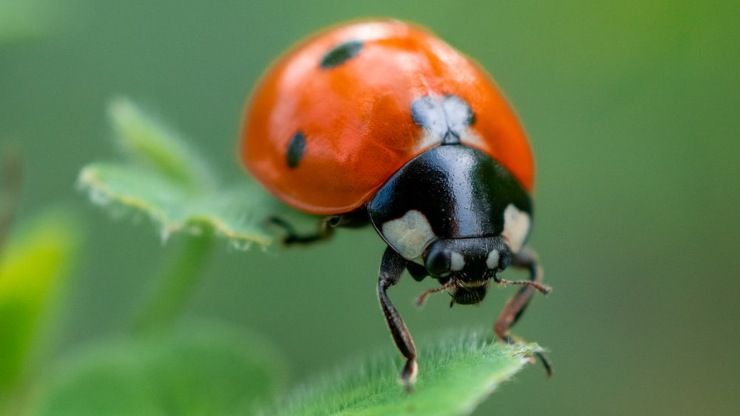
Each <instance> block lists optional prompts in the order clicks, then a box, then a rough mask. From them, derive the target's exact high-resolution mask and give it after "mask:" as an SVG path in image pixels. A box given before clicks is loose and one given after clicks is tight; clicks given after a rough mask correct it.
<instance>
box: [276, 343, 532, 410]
mask: <svg viewBox="0 0 740 416" xmlns="http://www.w3.org/2000/svg"><path fill="white" fill-rule="evenodd" d="M420 346H421V347H422V348H421V355H420V356H419V366H420V373H419V377H418V379H417V382H416V385H415V386H414V390H413V392H412V393H406V392H405V390H404V389H403V388H402V387H401V385H400V384H399V382H398V371H399V369H400V365H399V363H398V360H397V359H395V360H394V359H392V358H389V357H387V356H386V357H384V358H375V359H368V360H365V361H364V362H361V363H353V365H352V367H351V368H350V369H348V370H347V371H344V372H340V373H338V374H337V375H334V376H330V377H325V378H323V379H321V380H318V381H316V382H313V383H310V384H307V385H306V386H304V387H302V388H301V389H299V390H297V391H296V392H294V393H293V394H292V395H291V396H289V397H287V398H283V399H281V400H280V401H279V402H278V403H279V404H278V405H276V406H274V407H273V408H270V409H265V410H263V413H262V414H263V415H286V416H287V415H290V416H298V415H301V416H308V415H317V416H318V415H322V416H324V415H326V416H339V415H352V416H385V415H424V416H447V415H467V414H470V413H471V412H472V411H473V410H474V409H475V408H476V406H477V405H478V404H479V403H480V402H481V401H483V400H484V399H485V398H486V397H487V396H488V395H489V394H491V392H493V391H494V390H495V389H496V388H497V387H498V386H499V384H501V383H502V382H504V381H506V380H508V379H510V378H511V377H512V376H513V375H514V374H516V373H517V372H519V371H520V370H521V369H522V368H523V367H524V366H525V365H526V364H527V363H530V362H531V361H532V356H533V354H534V353H535V352H537V351H540V348H539V347H538V346H537V345H535V344H529V345H514V346H510V345H504V344H501V343H491V342H490V341H488V340H487V339H486V337H485V336H483V335H482V333H476V332H467V333H459V332H458V333H452V334H450V335H448V336H447V337H446V340H441V341H438V342H437V343H436V344H434V345H428V346H427V347H426V348H424V344H420Z"/></svg>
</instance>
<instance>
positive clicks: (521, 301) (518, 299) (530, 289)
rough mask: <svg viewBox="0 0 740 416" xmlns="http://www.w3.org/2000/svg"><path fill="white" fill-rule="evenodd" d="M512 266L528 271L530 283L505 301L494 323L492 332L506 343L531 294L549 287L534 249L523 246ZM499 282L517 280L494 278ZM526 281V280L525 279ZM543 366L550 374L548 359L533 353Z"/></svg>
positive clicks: (550, 367)
mask: <svg viewBox="0 0 740 416" xmlns="http://www.w3.org/2000/svg"><path fill="white" fill-rule="evenodd" d="M512 266H514V267H517V268H522V269H526V270H527V271H529V280H530V281H531V282H532V284H527V285H525V286H523V287H522V288H521V289H519V291H518V292H517V293H516V294H515V295H514V296H512V297H511V299H509V301H508V302H506V305H505V306H504V309H503V310H502V311H501V313H500V314H499V316H498V318H497V319H496V323H495V325H494V332H495V333H496V336H497V337H498V338H499V339H501V340H502V341H504V342H506V343H514V342H516V341H515V339H514V338H513V337H512V336H511V334H510V333H509V329H511V327H512V326H514V324H516V323H517V321H518V320H519V319H520V318H521V317H522V314H524V311H525V310H526V309H527V306H529V302H530V301H531V300H532V296H533V295H534V294H535V292H536V291H538V290H539V291H540V292H543V293H545V294H546V293H548V292H549V291H550V288H549V287H547V286H544V285H542V280H543V278H544V271H543V270H542V266H541V265H540V263H539V261H538V260H537V254H536V253H535V252H534V250H532V249H530V248H528V247H525V248H524V249H523V250H521V251H520V252H519V253H517V254H515V255H514V256H513V258H512ZM496 280H497V281H498V282H499V283H519V282H507V281H505V280H503V279H496ZM525 282H526V281H525ZM535 355H537V357H538V358H539V359H540V361H541V362H542V365H543V366H544V367H545V371H546V372H547V375H548V376H549V375H551V374H552V366H551V365H550V360H549V359H548V358H547V357H546V356H545V355H544V354H543V353H541V352H538V353H535Z"/></svg>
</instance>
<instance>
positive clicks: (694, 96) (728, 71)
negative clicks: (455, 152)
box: [0, 0, 740, 415]
mask: <svg viewBox="0 0 740 416" xmlns="http://www.w3.org/2000/svg"><path fill="white" fill-rule="evenodd" d="M16 3H23V4H25V5H26V6H30V7H29V8H27V9H26V10H25V11H24V12H23V13H21V15H22V16H21V17H18V19H29V21H32V22H34V25H36V26H34V27H33V28H32V30H28V31H26V32H22V31H21V32H18V33H16V34H17V35H18V36H15V37H14V38H13V40H12V41H11V40H7V39H6V40H5V41H0V141H2V142H7V141H9V140H11V139H13V140H14V141H16V142H19V143H21V144H22V147H23V153H24V176H25V177H24V193H23V199H22V205H21V212H20V215H19V217H20V218H19V219H23V218H25V217H27V216H30V215H31V214H32V213H33V212H34V211H38V210H40V209H41V208H43V207H45V206H47V205H51V204H53V203H55V202H57V201H66V202H70V203H72V204H74V206H75V207H76V208H77V210H78V212H79V213H80V214H81V216H83V217H84V219H85V220H86V224H87V228H88V234H89V240H88V243H89V244H88V245H87V246H86V248H85V251H84V253H83V255H84V258H83V262H82V264H81V265H80V266H79V267H78V270H79V272H78V274H77V276H75V278H74V279H73V281H72V286H71V287H70V288H69V290H68V293H69V295H68V299H67V300H66V302H65V307H64V308H63V317H62V319H61V324H60V325H62V327H61V328H59V329H58V330H57V332H58V333H59V334H61V337H62V340H61V342H60V343H59V345H57V346H56V348H57V350H58V352H59V353H64V352H69V351H71V350H74V349H75V348H78V346H79V345H82V344H83V343H84V342H86V341H90V340H94V339H96V338H99V337H101V336H103V335H107V334H112V333H116V332H118V331H120V330H121V329H122V326H123V325H124V324H125V322H126V320H127V319H128V318H129V316H130V314H131V309H132V308H133V307H134V305H136V304H137V301H138V300H140V298H141V297H142V296H143V295H144V294H145V293H146V292H145V291H146V290H147V277H148V276H150V274H151V270H153V269H154V268H155V266H156V265H157V264H158V261H159V260H160V258H161V257H162V255H163V253H164V249H163V247H162V245H161V244H160V242H159V239H158V236H157V233H156V231H155V230H154V228H153V227H152V226H151V225H150V224H149V223H148V220H145V219H141V220H140V221H136V220H133V221H132V220H131V219H125V220H121V221H111V219H110V217H109V216H108V215H105V214H104V213H102V212H101V211H100V210H98V209H96V208H93V207H91V206H89V204H88V203H87V201H85V198H83V197H82V195H80V194H79V193H76V192H75V190H74V182H75V178H76V174H77V172H78V171H79V169H80V167H82V166H83V165H84V164H85V163H87V162H89V161H92V160H98V159H106V158H108V159H110V158H113V157H114V154H115V153H114V149H112V146H111V144H110V141H109V137H110V130H109V127H108V126H107V124H106V119H105V116H104V109H105V105H106V103H107V102H108V100H109V99H110V98H111V97H112V96H115V95H119V94H125V95H127V96H130V97H132V98H134V99H137V100H139V101H140V102H144V103H145V104H146V106H147V107H148V108H149V109H150V110H151V109H153V110H154V112H155V113H157V114H160V115H161V116H162V118H163V119H165V120H168V121H169V122H170V124H172V125H174V126H176V127H177V128H178V129H179V130H180V131H182V132H184V133H185V134H186V135H187V136H189V137H190V138H191V140H192V141H193V142H194V143H195V144H196V146H198V147H199V148H201V149H204V150H206V151H207V154H206V157H208V158H209V159H210V160H211V161H213V162H216V163H217V164H218V165H219V166H221V167H222V172H224V174H225V175H226V176H227V177H228V178H238V177H239V176H238V175H241V174H242V173H241V171H240V168H239V166H238V164H237V163H236V159H235V156H234V153H233V150H234V147H235V140H236V137H237V131H238V129H239V121H240V115H241V111H242V105H243V102H244V100H245V97H246V95H247V94H248V93H249V91H250V89H251V87H252V85H254V83H255V82H256V80H257V79H258V77H259V76H260V74H261V73H262V71H263V70H264V69H265V68H266V66H267V65H269V64H270V62H271V61H272V60H273V59H275V57H276V56H278V54H280V53H281V52H282V51H284V50H285V49H286V48H288V47H289V46H291V45H292V44H293V43H294V42H296V41H297V40H299V39H301V38H302V37H303V36H305V35H307V34H309V33H311V32H313V31H316V30H318V29H320V28H322V27H324V26H326V25H329V24H333V23H337V22H340V21H343V20H346V19H351V18H356V17H367V16H392V17H397V18H401V19H407V20H411V21H414V22H417V23H420V24H422V25H425V26H427V27H429V28H430V29H432V30H433V31H435V32H436V33H438V34H439V35H440V36H441V37H442V38H444V39H446V40H447V41H448V42H450V43H451V44H452V45H454V46H456V47H457V48H459V49H460V50H462V51H464V52H465V53H467V54H469V55H471V56H473V57H475V58H476V59H477V60H478V61H479V62H481V64H482V65H483V66H485V67H486V68H487V69H488V70H489V71H490V72H491V73H492V74H493V75H494V77H495V78H496V79H497V81H498V83H499V84H500V85H501V86H502V88H503V89H504V91H505V92H506V93H507V95H508V96H509V98H510V99H511V101H512V103H513V105H514V106H515V107H516V108H517V110H518V112H519V114H520V115H521V118H522V120H523V123H524V124H525V126H526V128H527V130H528V132H529V134H530V136H531V141H532V144H533V146H534V149H535V153H536V157H537V163H538V181H537V192H536V205H535V206H536V226H535V231H534V234H533V238H532V244H533V245H534V246H535V247H536V248H537V249H538V250H539V252H540V254H541V257H542V259H543V261H544V265H545V270H546V273H547V277H546V280H547V282H548V283H550V284H551V285H552V286H553V287H554V288H555V291H554V292H553V294H552V295H551V296H549V297H548V298H538V299H536V300H535V301H534V303H533V305H532V307H531V308H530V309H529V311H528V314H527V316H526V318H525V319H524V320H523V321H522V323H521V324H520V325H519V326H518V327H517V333H519V334H521V335H523V336H525V337H526V338H528V339H530V340H536V341H538V342H539V343H541V344H542V345H544V346H546V347H548V348H549V349H550V350H551V352H552V353H551V357H552V359H553V361H554V363H555V366H556V375H555V377H553V378H552V379H550V380H546V379H545V377H544V376H543V374H542V371H540V369H539V368H533V369H530V370H528V371H526V372H525V373H524V374H522V375H520V376H518V378H517V380H516V381H515V382H513V383H510V384H508V385H506V386H504V387H503V389H502V391H501V392H500V393H499V394H496V395H495V396H494V397H493V398H492V399H491V400H489V401H488V402H487V403H486V404H485V405H484V406H482V407H481V408H480V409H479V411H478V412H477V414H481V415H488V414H525V415H534V414H547V415H586V414H598V415H625V414H638V415H641V414H659V415H693V414H706V415H735V414H737V412H738V410H739V409H740V396H739V395H738V392H740V381H739V378H738V374H740V355H739V354H738V351H739V348H740V325H739V324H738V320H739V319H740V306H738V295H740V281H739V280H738V277H740V256H738V254H737V251H738V249H740V237H739V236H738V235H739V234H738V233H739V232H740V220H739V219H738V204H739V203H740V186H738V176H739V175H740V167H739V165H740V140H739V138H740V135H739V134H738V132H739V131H740V117H738V115H737V111H738V110H739V109H740V77H739V74H740V46H739V45H738V39H740V25H738V23H737V17H738V15H740V3H738V2H736V1H725V2H689V1H644V0H643V1H637V0H627V1H621V2H593V1H567V2H541V1H517V2H508V1H483V0H480V1H465V2H461V1H454V0H450V1H425V2H399V1H386V0H383V1H373V2H365V1H362V2H359V1H335V2H332V1H313V2H292V1H282V0H280V1H277V0H272V1H262V2H257V1H248V0H242V1H220V2H183V1H174V0H173V1H147V2H115V1H94V0H64V1H55V2H51V1H49V2H43V1H31V2H22V1H18V2H16ZM5 4H11V3H7V2H6V3H5ZM11 6H12V4H11ZM8 16H9V15H8V14H6V18H3V19H2V20H0V26H3V25H6V26H5V29H8V28H9V26H7V25H8V24H9V23H7V22H9V21H13V20H12V19H7V17H8ZM19 16H20V15H19ZM9 31H12V28H10V29H9V30H6V32H9ZM481 116H483V115H481ZM132 224H133V225H132ZM174 240H175V241H174V244H177V242H178V241H177V240H178V239H177V238H175V239H174ZM382 250H383V245H382V244H381V242H380V240H379V239H378V238H377V237H376V236H375V235H374V233H373V232H372V231H371V230H369V229H368V230H363V231H346V232H341V233H339V235H338V236H337V238H335V239H334V240H333V241H331V242H329V243H327V244H323V245H320V246H316V247H312V248H310V249H295V250H289V251H284V250H278V251H274V250H273V251H271V252H269V253H263V252H261V251H260V250H253V251H249V252H246V253H244V252H240V251H235V250H233V249H229V247H228V245H227V244H226V243H224V244H223V249H222V250H219V251H218V253H217V254H216V256H215V258H214V259H213V262H212V263H211V265H210V266H209V268H208V270H207V277H206V278H205V279H204V281H205V284H204V286H203V287H201V288H200V289H199V290H198V293H197V296H196V299H195V302H194V303H193V304H192V306H191V307H190V309H189V311H188V314H189V315H192V316H208V317H217V318H221V319H223V320H226V321H232V322H236V323H239V324H242V325H244V326H248V327H250V328H253V329H255V330H256V331H258V332H260V333H262V334H264V335H266V336H267V337H269V338H270V339H272V340H273V342H274V343H275V344H276V345H278V346H279V347H280V348H281V349H282V352H283V353H284V354H285V355H286V356H287V357H288V360H289V363H290V367H291V369H292V370H291V380H293V381H294V382H295V381H300V380H301V379H303V378H305V377H307V376H308V375H310V374H312V373H316V372H319V371H321V370H322V369H326V368H331V367H333V366H334V365H335V364H336V363H337V362H342V361H345V360H347V359H349V358H350V357H352V356H353V355H355V354H357V353H358V352H362V351H372V350H375V349H378V348H381V349H387V350H390V349H391V348H392V345H391V342H390V339H389V336H388V334H387V330H386V328H385V326H384V322H383V319H382V317H381V314H380V311H379V310H378V306H377V304H376V303H377V301H376V297H375V279H376V277H375V276H376V271H377V268H378V264H379V259H380V255H381V253H382ZM428 285H429V284H428V283H425V284H416V283H413V282H412V281H411V279H408V281H404V282H403V283H402V284H401V285H400V287H399V288H398V289H397V290H395V291H394V293H392V296H393V298H394V299H395V300H396V303H397V305H399V308H400V309H401V312H402V313H403V314H404V317H405V318H406V320H407V323H408V325H409V327H410V328H411V330H412V333H413V334H414V335H415V336H416V337H417V338H418V337H420V336H421V337H422V338H423V335H425V334H430V333H434V332H435V331H437V330H439V329H445V328H451V327H457V326H472V327H479V326H490V325H491V323H492V321H493V319H494V318H495V316H496V315H497V313H498V310H499V308H500V307H501V306H502V304H503V302H504V300H505V299H506V298H507V296H508V295H509V294H510V293H511V289H509V290H499V291H495V292H492V293H491V294H490V295H489V296H488V299H487V301H486V302H485V303H484V304H483V305H480V306H478V307H456V308H453V309H452V310H450V309H448V307H447V302H446V301H445V300H444V299H443V298H442V297H440V298H436V299H431V301H430V302H429V304H428V305H427V306H426V307H425V308H424V309H423V310H418V309H416V308H414V307H413V306H412V302H411V301H412V299H413V298H414V296H415V295H417V294H418V293H419V292H420V291H421V290H422V289H423V288H425V287H428ZM419 347H420V348H424V345H423V344H422V345H420V346H419ZM421 365H422V369H423V363H421Z"/></svg>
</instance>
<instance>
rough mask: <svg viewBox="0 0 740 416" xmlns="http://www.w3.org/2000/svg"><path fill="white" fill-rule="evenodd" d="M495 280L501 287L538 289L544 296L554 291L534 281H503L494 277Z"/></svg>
mask: <svg viewBox="0 0 740 416" xmlns="http://www.w3.org/2000/svg"><path fill="white" fill-rule="evenodd" d="M493 280H494V281H495V282H496V283H498V284H500V285H516V286H529V287H533V288H535V289H537V290H538V291H539V292H540V293H542V294H543V295H547V294H548V293H550V292H551V291H552V288H551V287H550V286H547V285H543V284H541V283H538V282H535V281H533V280H507V279H501V278H499V277H496V276H494V277H493Z"/></svg>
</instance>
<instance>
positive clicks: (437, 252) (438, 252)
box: [424, 245, 451, 276]
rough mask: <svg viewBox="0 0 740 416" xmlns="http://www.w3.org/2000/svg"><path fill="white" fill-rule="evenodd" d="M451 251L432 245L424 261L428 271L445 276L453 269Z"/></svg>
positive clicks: (434, 274)
mask: <svg viewBox="0 0 740 416" xmlns="http://www.w3.org/2000/svg"><path fill="white" fill-rule="evenodd" d="M450 259H451V253H450V252H449V251H448V250H445V249H444V248H442V247H439V246H438V245H434V246H432V248H431V249H430V250H429V253H428V254H427V258H426V260H425V261H424V265H425V266H426V268H427V271H428V272H429V273H431V274H432V275H433V276H443V275H445V274H448V273H449V272H450V270H451V260H450Z"/></svg>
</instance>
